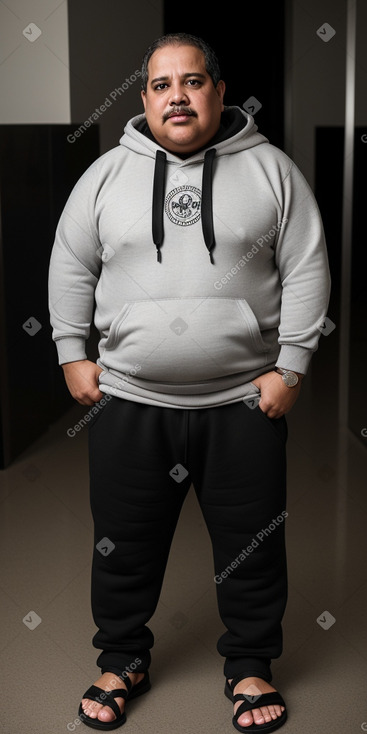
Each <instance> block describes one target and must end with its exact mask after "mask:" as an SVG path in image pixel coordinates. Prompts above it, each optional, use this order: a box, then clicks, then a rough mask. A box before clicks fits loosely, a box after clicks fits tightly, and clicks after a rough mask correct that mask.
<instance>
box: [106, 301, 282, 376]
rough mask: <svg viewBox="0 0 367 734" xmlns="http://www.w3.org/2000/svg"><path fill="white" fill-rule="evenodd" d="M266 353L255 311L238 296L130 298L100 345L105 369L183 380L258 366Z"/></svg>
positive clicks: (246, 369) (232, 372)
mask: <svg viewBox="0 0 367 734" xmlns="http://www.w3.org/2000/svg"><path fill="white" fill-rule="evenodd" d="M274 346H275V347H276V346H277V342H276V343H275V345H274ZM268 357H269V347H268V346H267V345H266V344H265V343H264V341H263V339H262V336H261V332H260V328H259V324H258V322H257V319H256V316H255V314H254V312H253V311H252V309H251V308H250V306H249V304H248V303H247V301H245V300H244V299H238V298H210V297H208V298H202V297H201V298H177V299H176V298H164V299H160V300H152V299H150V300H144V301H134V302H131V303H126V304H125V305H124V307H123V308H122V309H121V311H120V313H119V314H118V315H117V316H116V318H115V319H114V320H113V322H112V324H111V328H110V331H109V335H108V338H107V341H106V342H105V344H104V349H102V350H101V362H102V363H103V365H104V366H105V367H106V368H107V369H110V370H116V371H117V372H119V373H129V372H131V370H132V369H133V370H135V374H137V376H138V377H139V378H142V379H145V380H153V381H165V382H180V383H182V382H197V381H200V380H210V379H215V378H218V377H224V376H226V375H231V374H235V373H241V372H248V371H250V370H254V369H259V368H261V367H263V366H265V365H266V364H267V362H268Z"/></svg>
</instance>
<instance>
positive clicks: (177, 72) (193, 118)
mask: <svg viewBox="0 0 367 734" xmlns="http://www.w3.org/2000/svg"><path fill="white" fill-rule="evenodd" d="M224 91H225V84H224V82H223V81H220V82H219V83H218V85H217V87H216V88H215V87H214V84H213V81H212V78H211V77H210V76H209V74H208V72H207V71H206V69H205V57H204V54H203V52H202V51H200V49H198V48H196V47H195V46H165V47H164V48H160V49H157V51H154V53H153V54H152V56H151V57H150V60H149V64H148V85H147V91H146V92H142V100H143V104H144V109H145V114H146V119H147V123H148V125H149V128H150V130H151V132H152V134H153V135H154V137H155V139H156V141H157V142H158V143H159V145H161V146H162V148H165V149H166V150H169V151H171V152H173V153H178V154H180V153H191V152H194V151H195V150H198V149H199V148H202V147H203V146H205V145H206V143H207V142H209V140H210V139H211V138H212V137H213V135H215V133H216V132H217V130H218V128H219V125H220V117H221V112H222V110H223V96H224Z"/></svg>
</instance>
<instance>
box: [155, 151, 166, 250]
mask: <svg viewBox="0 0 367 734" xmlns="http://www.w3.org/2000/svg"><path fill="white" fill-rule="evenodd" d="M165 170H166V154H165V153H164V152H163V150H157V153H156V156H155V169H154V181H153V203H152V232H153V242H154V244H155V246H156V248H157V260H158V262H161V260H162V257H161V251H160V247H161V245H162V242H163V203H164V190H165Z"/></svg>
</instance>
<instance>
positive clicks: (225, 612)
mask: <svg viewBox="0 0 367 734" xmlns="http://www.w3.org/2000/svg"><path fill="white" fill-rule="evenodd" d="M286 438H287V424H286V419H285V417H282V418H280V419H278V420H275V419H270V418H268V417H267V416H266V415H265V414H264V413H262V411H261V410H260V408H259V407H257V408H255V409H254V410H251V409H250V408H249V407H248V406H247V405H246V404H245V403H244V402H242V401H241V402H237V403H233V404H230V405H225V406H221V407H219V408H214V409H213V408H211V409H203V410H197V411H191V413H190V416H189V446H188V461H187V466H188V468H189V471H190V475H191V478H192V482H193V485H194V488H195V491H196V495H197V498H198V501H199V504H200V507H201V510H202V513H203V516H204V519H205V522H206V525H207V528H208V532H209V535H210V538H211V541H212V547H213V557H214V569H215V580H214V581H213V583H216V592H217V600H218V609H219V614H220V617H221V619H222V621H223V624H224V626H225V628H226V631H225V632H224V634H223V635H222V636H221V637H220V639H219V640H218V643H217V650H218V652H219V653H220V655H222V656H223V657H225V663H224V675H225V676H226V677H227V678H232V677H234V676H236V675H238V674H240V673H241V674H242V673H243V672H244V673H246V677H247V676H250V675H253V676H258V677H261V678H264V679H265V680H267V681H270V680H271V679H272V676H271V671H270V662H271V658H276V657H279V656H280V654H281V652H282V627H281V620H282V617H283V613H284V610H285V606H286V601H287V567H286V549H285V532H284V531H285V522H284V517H285V514H284V513H285V508H286V452H285V445H286ZM282 513H283V514H282ZM244 677H245V676H244Z"/></svg>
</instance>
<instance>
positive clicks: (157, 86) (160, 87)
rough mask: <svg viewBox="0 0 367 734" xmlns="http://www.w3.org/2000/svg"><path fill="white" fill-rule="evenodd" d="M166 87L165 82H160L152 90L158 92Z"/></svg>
mask: <svg viewBox="0 0 367 734" xmlns="http://www.w3.org/2000/svg"><path fill="white" fill-rule="evenodd" d="M166 86H167V84H166V83H165V82H161V83H160V84H156V86H155V87H154V89H155V90H158V91H160V90H161V89H164V88H165V87H166Z"/></svg>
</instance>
